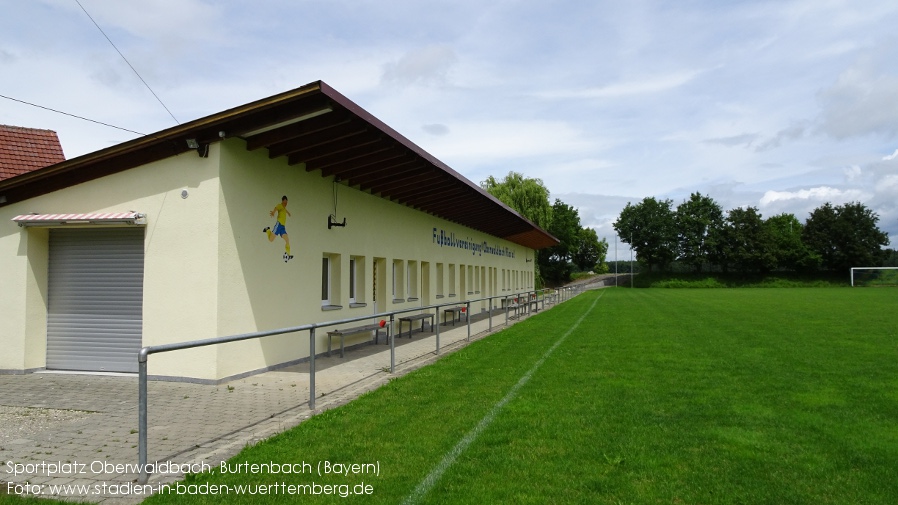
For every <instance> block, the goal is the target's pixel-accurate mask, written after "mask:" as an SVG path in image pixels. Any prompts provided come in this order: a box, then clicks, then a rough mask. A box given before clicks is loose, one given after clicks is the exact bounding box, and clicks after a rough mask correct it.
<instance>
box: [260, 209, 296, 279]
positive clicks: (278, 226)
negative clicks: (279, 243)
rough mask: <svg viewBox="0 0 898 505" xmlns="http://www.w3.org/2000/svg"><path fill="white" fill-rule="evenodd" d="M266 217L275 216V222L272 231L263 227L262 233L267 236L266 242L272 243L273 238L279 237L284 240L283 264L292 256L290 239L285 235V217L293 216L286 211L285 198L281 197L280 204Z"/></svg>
mask: <svg viewBox="0 0 898 505" xmlns="http://www.w3.org/2000/svg"><path fill="white" fill-rule="evenodd" d="M268 215H270V216H272V217H274V216H275V215H277V220H276V221H275V223H274V229H273V230H272V229H271V228H270V227H267V226H266V227H265V229H263V230H262V232H264V233H266V234H267V235H268V241H269V242H274V237H281V238H283V239H284V244H285V245H284V263H286V262H288V261H290V260H292V259H293V255H292V254H290V237H289V236H288V235H287V216H291V217H292V216H293V214H290V211H289V210H287V196H286V195H284V196H283V197H281V203H279V204H277V205H275V206H274V209H272V210H271V212H269V213H268Z"/></svg>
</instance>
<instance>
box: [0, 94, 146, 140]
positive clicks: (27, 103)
mask: <svg viewBox="0 0 898 505" xmlns="http://www.w3.org/2000/svg"><path fill="white" fill-rule="evenodd" d="M0 98H5V99H7V100H12V101H13V102H19V103H24V104H25V105H30V106H32V107H37V108H38V109H44V110H48V111H50V112H56V113H57V114H63V115H66V116H71V117H74V118H78V119H83V120H85V121H90V122H91V123H97V124H100V125H103V126H108V127H110V128H116V129H118V130H124V131H126V132H130V133H136V134H138V135H146V133H140V132H136V131H134V130H129V129H127V128H122V127H121V126H115V125H114V124H109V123H104V122H102V121H97V120H94V119H90V118H86V117H82V116H77V115H75V114H69V113H68V112H63V111H61V110H56V109H51V108H50V107H44V106H43V105H37V104H35V103H31V102H26V101H25V100H19V99H17V98H12V97H10V96H6V95H0Z"/></svg>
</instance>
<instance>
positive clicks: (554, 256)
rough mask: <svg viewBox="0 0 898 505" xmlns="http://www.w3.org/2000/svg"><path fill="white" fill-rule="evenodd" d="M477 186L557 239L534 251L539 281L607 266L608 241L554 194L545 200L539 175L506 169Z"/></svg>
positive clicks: (567, 277)
mask: <svg viewBox="0 0 898 505" xmlns="http://www.w3.org/2000/svg"><path fill="white" fill-rule="evenodd" d="M481 187H483V189H485V190H486V191H487V192H489V193H490V194H491V195H493V196H495V197H496V198H498V199H499V200H500V201H502V203H504V204H505V205H508V206H509V207H511V208H512V209H514V210H516V211H517V212H518V213H519V214H521V215H522V216H524V217H525V218H527V219H529V220H530V221H532V222H533V223H534V224H536V225H537V226H539V227H540V228H542V229H544V230H546V231H548V232H549V233H551V234H552V235H553V236H555V238H557V239H558V240H559V242H560V243H559V244H558V245H556V246H553V247H550V248H548V249H543V250H540V251H537V253H536V277H537V279H538V280H539V281H540V282H541V285H558V284H563V283H565V282H568V281H570V280H571V275H572V274H573V272H574V271H575V269H578V270H579V271H594V272H596V273H603V272H604V271H606V270H607V267H606V265H605V255H606V254H607V253H608V242H607V241H606V240H605V239H604V238H603V239H602V240H599V237H598V235H597V234H596V231H595V230H593V229H592V228H585V227H583V226H582V225H581V223H580V214H579V212H577V209H575V208H574V207H571V206H570V205H568V204H566V203H564V202H562V201H561V200H559V199H557V198H556V199H555V202H554V203H549V190H548V189H547V188H546V186H545V185H544V184H543V181H542V180H541V179H532V178H528V177H524V176H523V175H522V174H519V173H517V172H509V173H508V175H506V176H505V177H504V178H503V179H502V180H497V179H495V178H494V177H493V176H490V177H489V178H487V179H486V180H485V181H484V182H482V183H481Z"/></svg>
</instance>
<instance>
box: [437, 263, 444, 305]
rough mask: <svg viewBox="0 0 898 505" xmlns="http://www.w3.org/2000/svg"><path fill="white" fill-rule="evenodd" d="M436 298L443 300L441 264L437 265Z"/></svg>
mask: <svg viewBox="0 0 898 505" xmlns="http://www.w3.org/2000/svg"><path fill="white" fill-rule="evenodd" d="M437 298H443V264H442V263H437Z"/></svg>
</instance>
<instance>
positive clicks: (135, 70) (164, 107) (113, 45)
mask: <svg viewBox="0 0 898 505" xmlns="http://www.w3.org/2000/svg"><path fill="white" fill-rule="evenodd" d="M75 3H76V4H78V7H81V10H83V11H84V13H85V14H87V17H88V18H90V20H91V22H92V23H93V24H94V26H96V27H97V30H100V33H102V34H103V36H104V37H106V40H108V41H109V44H111V45H112V47H113V48H114V49H115V51H116V52H117V53H118V55H119V56H121V57H122V59H123V60H125V63H127V64H128V66H129V67H131V70H133V71H134V74H135V75H136V76H137V78H138V79H140V82H142V83H143V85H144V86H146V87H147V89H148V90H150V93H152V94H153V96H154V97H156V100H157V101H158V102H159V105H162V108H163V109H165V112H168V115H169V116H171V118H172V119H174V120H175V123H178V124H181V122H180V121H178V119H177V118H176V117H175V115H174V114H172V113H171V111H170V110H168V107H166V106H165V104H164V103H163V102H162V99H161V98H159V95H157V94H156V92H155V91H153V88H151V87H150V85H149V84H147V81H145V80H143V77H141V76H140V72H138V71H137V69H136V68H134V65H131V62H130V61H128V58H125V55H124V54H122V52H121V51H119V49H118V47H116V45H115V43H113V42H112V39H110V38H109V35H106V32H104V31H103V29H102V28H100V25H98V24H97V22H96V21H94V18H93V16H91V15H90V13H89V12H87V9H85V8H84V6H83V5H81V2H79V1H78V0H75Z"/></svg>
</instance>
